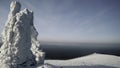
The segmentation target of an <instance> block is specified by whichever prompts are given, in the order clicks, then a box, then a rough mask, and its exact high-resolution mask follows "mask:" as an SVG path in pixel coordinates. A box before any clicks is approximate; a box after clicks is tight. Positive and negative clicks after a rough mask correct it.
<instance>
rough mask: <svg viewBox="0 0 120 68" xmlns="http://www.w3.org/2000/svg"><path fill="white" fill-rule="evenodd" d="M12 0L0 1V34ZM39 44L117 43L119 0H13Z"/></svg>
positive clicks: (119, 17) (119, 32)
mask: <svg viewBox="0 0 120 68" xmlns="http://www.w3.org/2000/svg"><path fill="white" fill-rule="evenodd" d="M11 1H12V0H0V32H2V29H3V27H4V24H5V22H6V20H7V15H8V12H9V5H10V2H11ZM17 1H19V2H21V4H22V9H23V8H28V9H30V10H32V11H34V23H35V26H36V28H37V31H38V32H39V37H38V38H39V39H40V40H41V41H42V40H44V41H70V42H71V41H73V42H111V43H112V42H113V43H118V42H120V0H17Z"/></svg>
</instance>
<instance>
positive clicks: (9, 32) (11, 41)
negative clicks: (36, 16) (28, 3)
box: [0, 1, 45, 68]
mask: <svg viewBox="0 0 120 68" xmlns="http://www.w3.org/2000/svg"><path fill="white" fill-rule="evenodd" d="M37 35H38V33H37V31H36V29H35V27H34V24H33V12H32V11H29V10H28V9H24V10H21V4H20V3H19V2H16V1H12V3H11V5H10V12H9V15H8V20H7V22H6V24H5V28H4V30H3V33H2V42H3V44H2V46H1V48H0V62H1V63H0V68H28V67H29V68H30V66H37V65H42V64H43V63H44V55H45V54H44V52H42V50H41V47H40V42H39V41H38V40H37Z"/></svg>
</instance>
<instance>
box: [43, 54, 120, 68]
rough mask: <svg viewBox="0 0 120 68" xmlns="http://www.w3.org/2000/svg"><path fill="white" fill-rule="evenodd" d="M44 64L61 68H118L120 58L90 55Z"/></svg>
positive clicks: (48, 61)
mask: <svg viewBox="0 0 120 68" xmlns="http://www.w3.org/2000/svg"><path fill="white" fill-rule="evenodd" d="M45 63H50V64H51V65H55V66H59V67H61V68H120V57H118V56H113V55H105V54H92V55H88V56H83V57H79V58H75V59H70V60H46V61H45ZM46 68H47V67H46ZM53 68H54V67H53Z"/></svg>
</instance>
